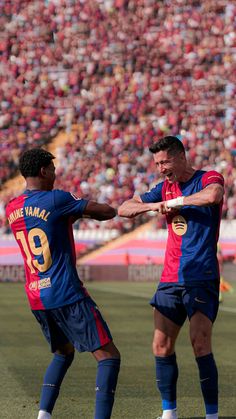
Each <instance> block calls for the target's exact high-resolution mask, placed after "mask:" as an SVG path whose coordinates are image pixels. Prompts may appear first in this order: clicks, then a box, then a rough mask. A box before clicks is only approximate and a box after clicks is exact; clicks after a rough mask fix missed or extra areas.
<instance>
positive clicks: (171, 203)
mask: <svg viewBox="0 0 236 419" xmlns="http://www.w3.org/2000/svg"><path fill="white" fill-rule="evenodd" d="M183 205H184V197H183V196H178V198H175V199H169V200H168V201H166V206H167V207H168V208H181V207H183Z"/></svg>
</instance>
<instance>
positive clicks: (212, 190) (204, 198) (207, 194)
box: [183, 183, 224, 207]
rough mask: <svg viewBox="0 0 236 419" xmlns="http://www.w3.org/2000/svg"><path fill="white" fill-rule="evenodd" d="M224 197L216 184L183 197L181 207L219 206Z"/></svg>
mask: <svg viewBox="0 0 236 419" xmlns="http://www.w3.org/2000/svg"><path fill="white" fill-rule="evenodd" d="M223 196H224V188H223V186H222V185H220V184H218V183H213V184H211V185H208V186H206V187H205V188H204V189H203V190H202V191H200V192H197V193H195V194H193V195H189V196H185V197H184V200H183V205H196V206H199V207H200V206H209V205H217V204H219V203H220V202H221V201H222V199H223Z"/></svg>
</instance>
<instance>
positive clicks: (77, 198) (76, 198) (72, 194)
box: [70, 192, 81, 201]
mask: <svg viewBox="0 0 236 419" xmlns="http://www.w3.org/2000/svg"><path fill="white" fill-rule="evenodd" d="M70 194H71V196H72V197H73V198H74V199H75V200H76V201H80V200H81V198H80V197H79V196H76V195H75V194H74V193H72V192H70Z"/></svg>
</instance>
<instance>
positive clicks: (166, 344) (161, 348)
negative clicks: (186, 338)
mask: <svg viewBox="0 0 236 419" xmlns="http://www.w3.org/2000/svg"><path fill="white" fill-rule="evenodd" d="M152 352H153V355H154V356H169V355H171V354H172V353H173V345H172V344H171V342H170V341H160V342H158V341H153V343H152Z"/></svg>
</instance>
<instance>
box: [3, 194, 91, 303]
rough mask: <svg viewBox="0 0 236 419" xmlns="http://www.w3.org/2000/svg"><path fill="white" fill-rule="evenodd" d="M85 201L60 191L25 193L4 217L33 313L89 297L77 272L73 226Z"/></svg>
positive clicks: (84, 205) (12, 203) (15, 199)
mask: <svg viewBox="0 0 236 419" xmlns="http://www.w3.org/2000/svg"><path fill="white" fill-rule="evenodd" d="M87 202H88V201H86V200H84V199H80V198H77V197H76V196H74V195H73V194H71V193H69V192H64V191H61V190H57V189H55V190H53V191H36V190H32V191H30V190H26V191H25V192H24V193H23V194H22V195H21V196H19V197H17V198H14V199H12V200H11V201H10V202H9V204H8V205H7V208H6V215H7V218H8V222H9V224H10V227H11V229H12V232H13V234H14V236H15V238H16V240H17V243H18V245H19V247H20V250H21V253H22V256H23V259H24V266H25V274H26V283H25V289H26V294H27V296H28V300H29V303H30V306H31V308H32V309H33V310H43V309H51V308H56V307H61V306H63V305H67V304H70V303H73V302H75V301H79V300H80V299H82V298H84V297H85V296H86V295H88V293H87V291H86V289H85V288H84V286H83V283H82V282H81V281H80V279H79V276H78V274H77V269H76V255H75V246H74V237H73V230H72V224H73V222H74V221H75V220H76V219H77V218H80V217H82V214H83V211H84V209H85V207H86V205H87Z"/></svg>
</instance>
